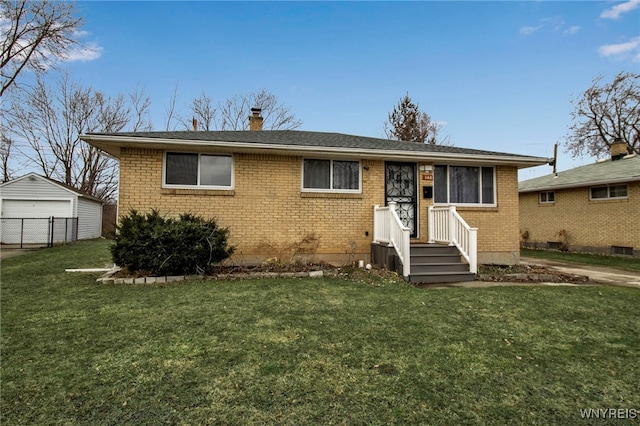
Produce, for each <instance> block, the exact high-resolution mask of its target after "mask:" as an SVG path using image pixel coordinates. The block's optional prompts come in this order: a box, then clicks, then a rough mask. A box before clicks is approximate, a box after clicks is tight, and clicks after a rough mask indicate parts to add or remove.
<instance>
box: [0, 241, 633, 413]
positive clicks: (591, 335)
mask: <svg viewBox="0 0 640 426" xmlns="http://www.w3.org/2000/svg"><path fill="white" fill-rule="evenodd" d="M108 261H109V257H108V252H107V249H106V243H105V242H104V241H89V242H82V243H77V244H74V245H70V246H66V247H57V248H53V249H47V250H42V251H38V252H34V253H30V254H26V255H23V256H18V257H14V258H10V259H7V260H5V261H3V262H2V271H1V273H2V274H1V277H0V278H1V286H2V287H1V290H2V293H1V301H0V302H1V305H0V308H1V311H0V312H1V315H2V317H1V324H0V327H1V329H0V331H1V338H2V342H1V343H2V364H1V380H2V381H1V403H2V410H1V415H0V423H1V424H3V425H5V424H6V425H9V424H11V425H15V424H83V425H84V424H136V425H137V424H160V423H167V424H296V425H299V424H478V423H479V424H528V425H529V424H541V425H547V424H567V425H573V424H577V423H581V422H582V420H581V418H580V409H590V408H591V409H604V408H607V409H608V408H616V409H640V384H639V383H640V382H639V381H638V378H639V377H640V363H639V362H638V354H639V353H640V339H639V338H638V336H639V335H640V314H639V311H638V306H640V291H638V290H637V289H633V288H622V287H604V286H603V287H590V286H583V287H495V288H488V289H464V288H449V289H440V290H422V289H417V288H413V287H410V286H408V285H397V284H388V283H385V282H384V281H379V282H378V285H371V284H363V283H356V282H351V281H346V280H342V279H338V278H321V279H272V280H247V281H225V282H222V281H218V282H216V281H206V282H188V283H178V284H171V285H163V286H152V285H147V286H142V285H139V286H133V285H98V284H96V282H95V278H96V277H97V275H96V274H93V275H91V274H89V275H86V274H84V275H83V274H70V273H65V272H64V269H65V268H80V267H97V266H99V267H102V266H104V264H105V263H108ZM374 284H375V283H374ZM628 413H631V412H630V411H628ZM635 423H637V420H636V421H635V422H634V424H635ZM593 424H596V423H595V421H594V423H593Z"/></svg>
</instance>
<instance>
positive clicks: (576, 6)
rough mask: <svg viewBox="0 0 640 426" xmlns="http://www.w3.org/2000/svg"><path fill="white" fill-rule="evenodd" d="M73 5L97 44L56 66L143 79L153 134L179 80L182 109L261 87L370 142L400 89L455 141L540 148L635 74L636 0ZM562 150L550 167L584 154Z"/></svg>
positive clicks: (303, 113)
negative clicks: (612, 84) (576, 106)
mask: <svg viewBox="0 0 640 426" xmlns="http://www.w3.org/2000/svg"><path fill="white" fill-rule="evenodd" d="M78 6H79V10H80V12H81V14H82V15H83V16H84V17H85V19H86V24H85V26H84V28H83V29H84V31H85V32H86V34H85V35H84V37H83V41H84V42H86V43H90V44H92V45H93V46H94V47H95V48H96V53H94V54H92V55H90V56H89V57H86V58H83V57H82V56H81V55H78V56H77V57H76V60H74V61H71V62H67V63H66V64H64V66H65V67H66V68H68V69H69V71H70V73H71V76H72V77H73V78H75V79H78V80H80V81H81V82H82V83H83V84H85V85H91V86H93V88H94V89H96V90H101V91H104V92H106V93H109V94H117V93H128V92H130V91H132V90H133V89H134V88H135V87H136V86H139V87H143V88H144V89H145V90H146V92H147V94H148V95H149V96H150V98H151V112H152V121H153V124H154V127H155V129H156V130H164V126H165V124H164V123H165V117H166V111H167V108H168V104H169V101H170V98H171V96H172V94H173V91H174V88H175V87H176V84H177V85H178V99H177V109H178V110H179V111H182V112H184V113H186V106H187V104H189V103H190V102H191V100H192V99H194V98H196V97H198V96H199V95H200V94H201V93H202V92H203V91H204V92H205V93H207V95H209V96H210V97H212V98H213V99H214V102H217V101H221V100H224V99H226V98H228V97H231V96H233V95H236V94H246V93H250V92H254V91H257V90H259V89H262V88H265V89H267V90H268V91H270V92H272V93H274V94H275V95H277V96H278V98H279V100H280V101H281V102H282V103H284V104H286V105H287V106H289V107H290V109H291V111H292V112H293V113H295V115H296V116H297V117H298V118H299V119H301V120H302V122H303V124H302V127H301V129H302V130H313V131H327V132H340V133H349V134H356V135H363V136H372V137H383V124H384V122H385V120H386V119H387V116H388V113H389V112H390V111H391V110H392V108H393V107H394V106H395V105H396V104H397V103H398V101H399V99H400V98H401V97H402V96H403V95H404V94H405V93H407V92H408V93H409V96H410V97H411V98H412V99H413V100H414V101H415V102H417V103H418V104H419V105H420V107H421V109H422V110H423V111H425V112H427V113H428V114H429V115H430V116H431V117H432V118H433V119H434V120H436V121H439V122H442V123H443V124H444V126H443V128H442V130H441V134H442V135H445V136H449V137H450V140H451V142H452V143H453V144H454V145H456V146H460V147H467V148H477V149H487V150H494V151H502V152H512V153H518V154H526V155H536V156H545V157H547V156H549V157H550V156H552V155H553V144H554V143H556V142H562V141H563V138H564V136H565V135H566V133H567V129H568V126H569V125H570V124H571V115H570V113H571V111H572V105H571V100H572V99H574V98H575V97H576V96H578V95H579V94H580V93H582V92H583V91H584V90H585V89H587V88H588V87H589V86H590V85H591V82H592V80H593V79H594V78H595V77H597V76H599V75H603V76H604V77H605V81H610V80H611V78H612V77H613V76H614V75H615V74H617V73H618V72H620V71H633V72H639V71H640V2H639V1H638V0H631V1H614V2H612V1H564V2H557V1H536V2H533V1H525V2H511V1H508V2H507V1H500V2H490V1H475V2H457V1H454V2H431V1H428V2H231V3H228V2H205V1H202V2H80V3H78ZM559 151H560V159H559V164H558V167H559V169H560V170H565V169H567V168H571V167H575V166H577V165H581V164H588V163H590V162H592V161H593V159H592V158H582V159H571V158H570V157H569V155H568V154H564V152H563V150H562V149H560V150H559ZM550 172H551V168H550V167H549V166H543V167H538V168H535V169H527V170H523V171H521V172H520V179H527V178H530V177H535V176H538V175H541V174H547V173H550Z"/></svg>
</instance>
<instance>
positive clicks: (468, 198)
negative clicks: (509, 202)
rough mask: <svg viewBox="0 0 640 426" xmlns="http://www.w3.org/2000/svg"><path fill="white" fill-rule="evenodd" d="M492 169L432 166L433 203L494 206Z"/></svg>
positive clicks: (494, 189) (493, 174) (494, 187)
mask: <svg viewBox="0 0 640 426" xmlns="http://www.w3.org/2000/svg"><path fill="white" fill-rule="evenodd" d="M495 175H496V173H495V168H494V167H480V166H444V165H435V166H434V180H433V189H434V202H435V203H436V204H457V205H481V206H493V207H495V205H496V179H495Z"/></svg>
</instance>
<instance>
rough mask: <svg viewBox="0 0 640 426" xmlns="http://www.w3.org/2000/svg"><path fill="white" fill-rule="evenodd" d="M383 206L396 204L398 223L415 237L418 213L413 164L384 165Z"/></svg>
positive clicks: (389, 163) (388, 163)
mask: <svg viewBox="0 0 640 426" xmlns="http://www.w3.org/2000/svg"><path fill="white" fill-rule="evenodd" d="M384 186H385V205H388V204H389V202H391V201H395V202H396V212H397V213H398V217H400V221H402V223H403V224H404V226H406V227H407V228H409V229H410V230H411V236H412V237H416V236H417V229H418V228H417V226H416V216H417V211H418V208H417V207H418V206H417V203H418V197H417V192H418V189H417V182H416V165H415V163H391V162H387V163H386V164H385V185H384Z"/></svg>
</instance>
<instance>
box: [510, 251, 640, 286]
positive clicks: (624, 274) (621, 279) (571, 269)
mask: <svg viewBox="0 0 640 426" xmlns="http://www.w3.org/2000/svg"><path fill="white" fill-rule="evenodd" d="M520 262H521V263H522V264H525V265H527V264H529V265H543V266H546V267H547V268H552V269H557V270H559V271H562V272H566V273H568V274H575V275H586V276H588V277H589V280H591V281H592V282H594V283H599V284H609V285H619V286H625V287H635V288H638V289H640V272H633V271H627V270H624V269H614V268H606V267H603V266H593V265H584V264H581V263H572V262H561V261H557V260H547V259H538V258H533V257H521V258H520Z"/></svg>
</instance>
